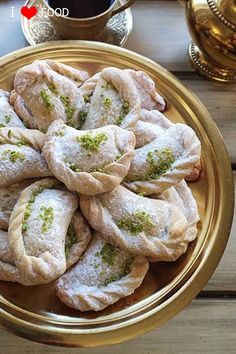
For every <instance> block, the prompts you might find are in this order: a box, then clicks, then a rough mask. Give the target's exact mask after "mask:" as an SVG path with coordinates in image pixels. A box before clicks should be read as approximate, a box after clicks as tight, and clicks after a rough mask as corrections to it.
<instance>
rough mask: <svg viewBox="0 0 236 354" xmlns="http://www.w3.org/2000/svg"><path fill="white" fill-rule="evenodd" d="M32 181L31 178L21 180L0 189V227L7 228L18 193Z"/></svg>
mask: <svg viewBox="0 0 236 354" xmlns="http://www.w3.org/2000/svg"><path fill="white" fill-rule="evenodd" d="M34 182H35V180H33V179H28V180H23V181H21V182H18V183H13V184H11V185H9V186H5V187H3V188H1V189H0V229H2V230H7V229H8V225H9V218H10V215H11V212H12V210H13V208H14V205H15V204H16V201H17V199H18V198H19V196H20V193H21V192H22V190H23V189H25V188H26V187H28V186H29V185H30V184H32V183H34Z"/></svg>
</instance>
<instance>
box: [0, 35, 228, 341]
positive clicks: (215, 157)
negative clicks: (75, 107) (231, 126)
mask: <svg viewBox="0 0 236 354" xmlns="http://www.w3.org/2000/svg"><path fill="white" fill-rule="evenodd" d="M45 58H50V59H55V60H59V61H62V62H63V63H66V64H69V65H72V66H75V67H80V68H83V69H86V70H88V71H89V72H90V73H91V74H92V73H94V72H97V71H99V70H101V69H102V68H103V67H105V66H110V65H112V66H116V67H120V68H127V67H128V68H133V69H137V70H144V71H146V72H147V73H148V74H149V75H150V76H151V77H152V78H153V79H154V80H155V82H156V85H157V88H158V90H159V91H160V93H161V94H162V95H163V96H164V97H165V98H166V101H167V102H168V105H167V110H166V112H165V113H166V115H167V117H169V118H170V119H171V120H172V121H175V122H185V123H186V124H188V125H190V126H191V127H192V128H193V129H194V130H195V131H196V133H197V134H198V137H199V139H200V140H201V143H202V163H203V171H202V174H201V177H200V179H199V180H198V181H197V182H194V183H190V184H189V185H190V187H191V189H192V191H193V194H194V196H195V198H196V199H197V203H198V207H199V211H200V214H201V222H200V223H199V233H198V237H197V240H196V241H194V242H193V243H192V244H191V245H190V246H189V248H188V251H187V253H186V254H185V255H184V256H182V257H181V258H180V259H179V260H178V261H176V262H169V263H168V262H159V263H154V264H151V267H150V270H149V272H148V274H147V276H146V278H145V280H144V282H143V284H142V285H141V287H140V288H139V289H137V290H136V291H135V293H134V294H133V295H131V296H129V297H127V298H124V299H122V300H120V301H119V302H117V303H116V304H114V305H112V306H110V307H108V308H107V309H105V310H104V311H101V312H99V313H95V312H87V313H81V312H79V311H75V310H73V309H70V308H68V307H66V306H65V305H64V304H63V303H61V302H60V300H59V299H58V298H57V297H56V295H55V291H54V284H53V283H51V284H49V285H40V286H34V287H23V286H21V285H19V284H13V283H12V284H11V283H7V282H0V321H1V323H2V325H4V326H5V327H6V328H7V329H9V330H11V331H12V332H14V333H16V334H18V335H20V336H22V337H25V338H28V339H32V340H35V341H38V342H43V343H48V344H56V345H64V346H75V347H95V346H100V345H106V344H112V343H119V342H122V341H125V340H128V339H130V338H133V337H136V336H139V335H141V334H143V333H145V332H147V331H150V330H151V329H153V328H155V327H157V326H160V325H161V324H163V323H164V322H166V321H167V320H168V319H170V318H171V317H173V316H174V315H175V314H177V313H178V312H179V311H181V310H182V309H183V308H184V307H185V306H186V305H187V304H188V303H190V302H191V300H192V299H193V298H194V297H195V296H196V295H197V294H198V293H199V291H200V290H201V289H202V288H203V286H204V285H205V284H206V283H207V281H208V280H209V278H210V277H211V275H212V273H213V272H214V270H215V268H216V266H217V264H218V262H219V260H220V258H221V256H222V253H223V251H224V248H225V245H226V242H227V239H228V236H229V232H230V227H231V222H232V216H233V199H234V198H233V179H232V172H231V166H230V162H229V157H228V155H227V152H226V149H225V146H224V143H223V140H222V137H221V135H220V133H219V131H218V129H217V127H216V125H215V123H214V122H213V120H212V119H211V117H210V115H209V113H208V112H207V110H206V108H205V107H204V106H203V105H202V103H201V102H200V101H199V100H198V99H197V98H196V97H195V96H194V95H193V94H192V93H191V92H190V91H189V90H187V89H186V88H185V87H184V86H183V85H182V84H181V83H180V82H179V81H178V80H177V79H176V78H175V77H174V76H173V75H171V74H170V73H169V72H168V71H166V70H165V69H164V68H162V67H161V66H160V65H158V64H156V63H154V62H153V61H151V60H149V59H147V58H144V57H142V56H140V55H138V54H135V53H133V52H130V51H128V50H125V49H121V48H118V47H114V46H108V45H107V44H102V43H95V42H94V43H93V42H81V41H61V42H50V43H48V44H43V45H38V46H35V47H30V48H25V49H22V50H19V51H17V52H14V53H12V54H9V55H7V56H5V57H3V58H2V59H1V60H0V87H1V88H4V89H7V90H10V89H11V88H12V84H13V79H14V75H15V73H16V71H17V70H18V69H19V68H20V67H22V66H24V65H26V64H29V63H31V62H32V61H33V60H35V59H45Z"/></svg>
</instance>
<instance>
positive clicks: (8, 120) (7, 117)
mask: <svg viewBox="0 0 236 354" xmlns="http://www.w3.org/2000/svg"><path fill="white" fill-rule="evenodd" d="M4 120H5V122H6V124H8V123H10V121H11V115H10V114H5V116H4Z"/></svg>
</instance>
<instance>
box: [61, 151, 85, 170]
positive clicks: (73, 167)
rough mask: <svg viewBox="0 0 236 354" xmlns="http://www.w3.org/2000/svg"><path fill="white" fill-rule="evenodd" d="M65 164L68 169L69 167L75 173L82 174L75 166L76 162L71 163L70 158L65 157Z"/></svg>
mask: <svg viewBox="0 0 236 354" xmlns="http://www.w3.org/2000/svg"><path fill="white" fill-rule="evenodd" d="M64 162H65V164H66V166H67V167H69V168H70V169H71V170H72V171H74V172H81V171H82V170H81V169H80V168H79V167H78V166H77V165H76V164H75V162H70V160H68V158H67V157H66V156H65V155H64Z"/></svg>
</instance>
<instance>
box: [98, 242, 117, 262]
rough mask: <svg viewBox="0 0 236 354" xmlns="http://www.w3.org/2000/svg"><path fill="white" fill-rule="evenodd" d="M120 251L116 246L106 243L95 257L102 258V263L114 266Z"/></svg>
mask: <svg viewBox="0 0 236 354" xmlns="http://www.w3.org/2000/svg"><path fill="white" fill-rule="evenodd" d="M118 252H119V251H118V249H117V247H116V246H114V245H112V244H110V243H106V244H105V245H104V246H103V247H102V249H101V251H100V252H99V251H98V252H96V253H95V256H97V257H99V256H101V257H102V262H103V263H106V264H108V265H109V266H113V265H114V261H115V258H116V256H117V254H118Z"/></svg>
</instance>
